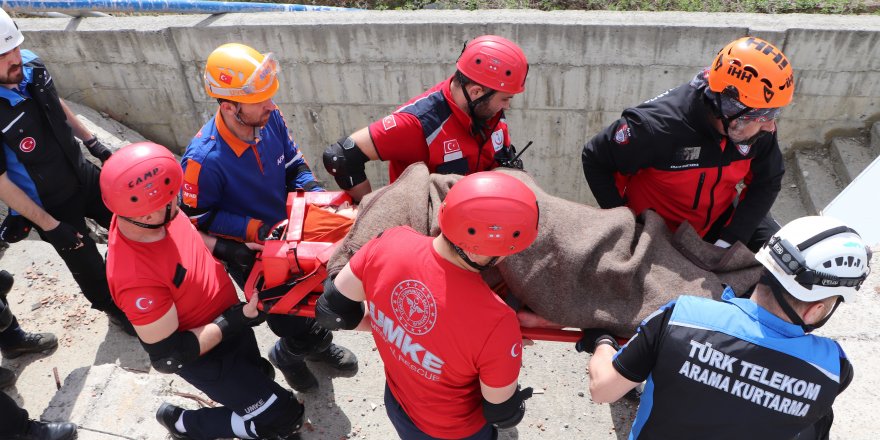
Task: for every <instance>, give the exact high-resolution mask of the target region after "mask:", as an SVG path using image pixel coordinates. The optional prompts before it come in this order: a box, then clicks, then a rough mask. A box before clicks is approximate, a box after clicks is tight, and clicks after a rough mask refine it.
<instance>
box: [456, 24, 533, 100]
mask: <svg viewBox="0 0 880 440" xmlns="http://www.w3.org/2000/svg"><path fill="white" fill-rule="evenodd" d="M455 67H456V68H457V69H458V71H459V72H461V73H463V74H464V76H466V77H468V78H469V79H470V80H471V81H473V82H475V83H477V84H479V85H481V86H484V87H488V88H490V89H492V90H498V91H499V92H504V93H510V94H514V95H515V94H517V93H522V91H523V90H525V88H526V76H527V75H528V74H529V61H528V60H527V59H526V54H524V53H523V51H522V49H520V47H519V46H517V45H516V43H514V42H513V41H510V40H508V39H506V38H502V37H499V36H496V35H483V36H482V37H477V38H474V39H473V41H471V42H470V43H468V44H467V46H465V48H464V50H463V51H462V52H461V56H459V57H458V61H457V62H456V63H455Z"/></svg>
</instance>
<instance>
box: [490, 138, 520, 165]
mask: <svg viewBox="0 0 880 440" xmlns="http://www.w3.org/2000/svg"><path fill="white" fill-rule="evenodd" d="M516 157H517V156H516V147H514V146H513V145H512V144H511V145H510V146H509V147H507V148H502V149H500V150H498V152H496V153H495V162H497V163H498V166H499V167H502V168H515V169H518V170H521V169H523V162H522V159H517V158H516Z"/></svg>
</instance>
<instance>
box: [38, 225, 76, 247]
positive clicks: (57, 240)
mask: <svg viewBox="0 0 880 440" xmlns="http://www.w3.org/2000/svg"><path fill="white" fill-rule="evenodd" d="M43 234H44V235H45V236H46V241H48V242H49V243H51V244H52V246H55V247H56V248H57V249H59V250H62V251H69V250H73V249H76V248H79V247H82V245H83V242H82V234H80V233H79V231H77V230H76V229H74V227H73V226H70V225H68V224H67V223H64V222H61V223H59V224H58V226H56V227H55V228H54V229H50V230H48V231H43Z"/></svg>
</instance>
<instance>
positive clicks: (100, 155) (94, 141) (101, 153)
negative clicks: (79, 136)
mask: <svg viewBox="0 0 880 440" xmlns="http://www.w3.org/2000/svg"><path fill="white" fill-rule="evenodd" d="M83 144H85V146H86V148H87V149H88V150H89V153H91V154H92V156H95V158H97V159H98V160H100V161H101V163H104V162H107V159H109V158H110V156H112V155H113V152H112V151H110V149H109V148H107V147H105V146H104V144H102V143H101V141H99V140H98V137H97V136H95V137H93V138H91V139H89V140H87V141H85V142H83Z"/></svg>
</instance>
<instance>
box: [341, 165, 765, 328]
mask: <svg viewBox="0 0 880 440" xmlns="http://www.w3.org/2000/svg"><path fill="white" fill-rule="evenodd" d="M499 172H503V173H506V174H509V175H511V176H513V177H516V178H518V179H520V180H522V181H523V182H524V183H526V184H527V185H528V186H529V187H531V188H532V189H533V190H534V191H535V194H536V195H537V197H538V205H539V207H540V209H541V220H540V223H539V233H538V238H537V240H536V241H535V243H534V244H533V245H532V246H531V247H529V248H528V249H526V250H524V251H522V252H520V253H518V254H515V255H512V256H510V257H508V258H506V259H504V260H503V261H502V262H501V263H500V264H499V265H498V271H499V272H500V276H501V277H503V279H504V281H505V282H506V283H507V285H508V286H509V287H510V290H511V292H512V293H513V295H514V296H516V297H517V298H518V299H519V300H520V301H521V302H522V303H523V304H526V305H528V306H529V307H530V308H531V309H532V310H534V311H535V312H536V313H538V314H539V315H541V316H543V317H545V318H548V319H550V320H552V321H555V322H558V323H560V324H564V325H566V326H571V327H581V328H591V327H603V328H607V329H609V330H611V331H613V332H615V333H617V334H620V335H626V334H630V333H631V332H632V331H633V329H634V328H635V326H637V325H638V323H639V322H640V321H641V319H643V318H644V317H646V316H647V315H648V314H650V313H651V312H653V311H654V310H656V309H657V308H659V307H660V306H662V305H663V304H665V303H666V302H668V301H669V300H672V299H674V298H676V297H677V296H678V295H681V294H689V295H697V296H703V297H712V298H718V297H720V296H721V292H722V283H723V284H728V285H730V286H731V287H733V289H734V290H735V291H737V292H743V291H745V290H746V289H747V288H749V287H750V286H751V285H753V284H754V283H755V282H757V280H758V276H759V273H760V266H759V264H758V263H757V261H755V258H754V254H752V253H751V252H750V251H749V250H748V249H747V248H746V247H745V246H743V245H742V244H740V243H737V244H735V245H734V246H732V247H731V248H729V249H721V248H718V247H715V246H714V245H712V244H709V243H706V242H704V241H702V240H701V239H700V237H699V236H698V235H697V233H696V232H695V231H694V229H693V228H692V227H691V226H690V225H688V224H684V225H682V227H680V228H679V229H678V231H676V232H675V233H674V234H673V233H670V232H669V230H668V229H667V228H666V225H665V224H664V222H663V220H662V219H661V218H660V217H659V216H657V214H655V213H654V212H652V211H649V212H646V213H645V214H644V215H642V216H640V218H639V219H636V218H635V217H634V216H633V215H632V213H631V212H630V210H629V209H627V208H617V209H609V210H603V209H599V208H594V207H591V206H586V205H581V204H577V203H574V202H570V201H567V200H564V199H560V198H558V197H555V196H551V195H549V194H547V193H545V192H544V191H543V190H541V188H539V187H538V186H537V185H536V184H535V182H534V180H532V178H531V177H530V176H529V175H528V174H526V173H524V172H521V171H516V170H509V169H504V170H501V171H499ZM460 178H461V176H456V175H439V174H433V175H429V174H428V170H427V168H426V167H425V166H424V165H421V164H416V165H412V166H410V167H409V168H407V169H406V171H405V172H404V173H403V174H402V175H401V176H400V178H399V179H398V180H397V181H396V182H395V183H394V184H392V185H389V186H386V187H383V188H381V189H379V190H377V191H376V192H374V193H372V194H369V195H368V196H366V197H365V198H364V200H363V202H362V203H361V205H360V210H359V213H358V218H357V221H356V222H355V224H354V226H353V227H352V229H351V231H350V232H349V234H348V236H347V237H346V239H345V240H344V241H343V243H342V245H341V246H340V247H339V248H338V249H337V250H336V252H335V253H334V254H333V257H332V258H331V259H330V262H329V263H328V270H329V272H330V274H336V273H337V272H339V271H340V270H341V269H342V267H343V266H344V265H345V263H347V262H348V260H349V259H350V258H351V256H352V255H354V253H355V252H356V251H357V250H358V249H360V247H361V246H363V245H364V244H365V243H366V242H367V241H369V240H370V239H371V238H373V237H375V236H376V235H377V234H378V233H380V232H382V231H384V230H385V229H388V228H390V227H393V226H399V225H407V226H411V227H412V228H413V229H415V230H416V231H419V232H422V233H424V234H429V235H433V236H436V235H438V234H439V233H440V230H439V227H438V225H437V208H438V207H439V206H440V202H441V201H442V200H443V198H444V197H445V196H446V193H447V192H448V191H449V188H450V187H452V184H453V183H455V182H456V181H457V180H458V179H460ZM491 272H492V271H489V273H487V274H485V276H486V277H487V278H491V277H492V276H493V274H492V273H491ZM497 275H498V273H495V274H494V276H497Z"/></svg>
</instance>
